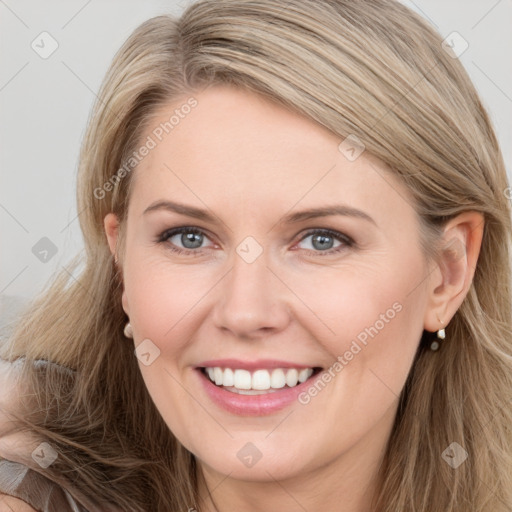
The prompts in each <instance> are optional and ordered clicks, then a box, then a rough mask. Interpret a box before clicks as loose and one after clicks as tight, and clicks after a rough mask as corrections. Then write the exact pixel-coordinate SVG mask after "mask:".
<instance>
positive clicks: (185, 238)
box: [181, 232, 203, 249]
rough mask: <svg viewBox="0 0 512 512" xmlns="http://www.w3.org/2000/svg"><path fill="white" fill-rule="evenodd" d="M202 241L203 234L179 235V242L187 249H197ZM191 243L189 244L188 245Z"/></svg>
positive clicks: (189, 233)
mask: <svg viewBox="0 0 512 512" xmlns="http://www.w3.org/2000/svg"><path fill="white" fill-rule="evenodd" d="M202 241H203V235H201V234H199V233H191V232H188V233H182V235H181V243H182V244H183V246H184V247H186V248H187V249H197V248H198V247H201V243H202ZM189 244H191V245H189Z"/></svg>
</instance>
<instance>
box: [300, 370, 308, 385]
mask: <svg viewBox="0 0 512 512" xmlns="http://www.w3.org/2000/svg"><path fill="white" fill-rule="evenodd" d="M310 376H311V374H310V373H309V372H308V369H307V368H304V369H303V370H301V371H300V372H299V382H300V383H302V382H305V381H307V380H308V379H309V377H310Z"/></svg>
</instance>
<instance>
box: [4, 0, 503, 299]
mask: <svg viewBox="0 0 512 512" xmlns="http://www.w3.org/2000/svg"><path fill="white" fill-rule="evenodd" d="M188 3H190V2H188V1H187V0H183V1H182V2H177V1H167V2H166V1H163V0H160V1H157V0H147V1H145V2H140V1H139V2H136V1H134V0H130V1H127V0H108V1H105V0H103V1H100V0H89V1H87V0H73V1H70V0H61V1H56V0H53V1H45V2H39V1H35V0H30V1H29V0H19V1H16V2H15V1H14V0H9V1H7V0H6V1H4V0H0V38H1V41H0V48H1V49H2V65H1V66H0V108H1V116H0V144H1V152H0V173H1V175H0V176H1V178H0V179H1V181H0V182H1V187H0V236H1V246H0V247H1V248H0V299H2V300H0V308H1V307H2V304H3V305H4V307H5V305H6V304H12V305H14V303H15V299H16V298H21V299H23V298H30V297H33V296H34V295H35V294H36V293H37V292H38V291H39V290H40V289H41V288H42V287H43V285H44V284H45V283H46V281H47V280H48V279H49V278H50V277H51V275H52V273H54V272H56V271H57V270H58V269H59V268H60V267H62V266H66V264H67V263H68V262H69V261H70V259H71V257H72V256H74V255H75V254H76V253H77V252H79V251H80V250H81V249H82V237H81V232H80V229H79V224H78V221H77V213H78V212H77V211H76V204H75V186H76V168H77V162H78V151H79V146H80V143H81V139H82V136H83V134H84V130H85V126H86V123H87V119H88V116H89V113H90V109H91V107H92V104H93V101H94V99H95V93H96V92H97V91H98V89H99V86H100V82H101V80H102V79H103V76H104V74H105V72H106V70H107V68H108V65H109V63H110V61H111V59H112V57H113V55H114V53H115V52H116V51H117V49H118V48H119V47H120V46H121V45H122V43H123V42H124V40H125V39H126V38H127V37H128V35H129V34H130V33H131V31H132V30H133V29H134V28H135V27H136V26H137V25H139V24H140V23H141V22H143V21H144V20H146V19H148V18H150V17H152V16H156V15H159V14H164V13H172V14H179V13H180V12H181V11H182V9H183V8H184V7H185V5H186V4H188ZM404 3H405V4H406V5H408V6H410V7H412V8H413V9H414V10H416V11H418V12H419V13H420V14H421V15H422V16H424V17H425V18H427V19H428V20H429V21H430V22H431V23H432V24H433V25H434V26H435V27H436V28H437V29H438V30H439V32H440V33H441V34H442V35H443V36H445V37H446V36H448V35H449V34H450V33H452V32H454V31H456V32H458V33H459V34H460V35H461V36H462V37H463V38H464V39H465V40H466V41H467V42H468V43H469V48H468V49H467V50H466V51H465V52H464V53H463V54H462V55H461V60H462V62H463V64H464V65H465V67H466V69H467V70H468V71H469V74H470V76H471V77H472V79H473V81H474V83H475V85H476V87H477V89H478V91H479V92H480V94H481V96H482V98H483V101H484V103H485V105H486V107H487V108H488V110H489V112H490V115H491V118H492V120H493V122H494V124H495V127H496V130H497V133H498V137H499V139H500V142H501V145H502V149H503V153H504V157H505V160H506V163H507V169H508V173H509V180H510V177H511V176H512V174H511V170H512V144H511V141H512V59H511V58H510V50H511V49H512V31H511V30H510V27H511V26H512V0H472V1H468V0H465V1H463V0H458V1H453V0H452V1H449V0H428V1H427V0H415V1H414V2H412V1H409V0H404ZM44 31H46V32H48V33H49V34H51V36H52V37H53V38H54V39H55V40H56V41H57V42H58V45H59V46H58V48H57V50H56V51H55V52H54V53H53V54H52V55H51V56H50V57H48V58H47V59H43V58H41V57H40V56H39V55H38V54H37V53H36V52H35V51H34V50H33V49H32V47H31V44H32V42H33V41H34V40H36V43H37V41H38V40H39V39H37V38H38V36H39V35H40V34H41V33H42V32H44ZM46 48H48V46H46ZM43 237H47V238H49V239H50V240H51V241H52V242H53V244H55V246H56V249H57V252H56V254H55V256H54V257H52V258H50V259H49V260H48V261H47V262H46V263H45V262H42V261H40V259H38V258H37V257H36V256H35V255H34V254H33V252H32V248H33V247H34V246H35V245H36V244H37V242H38V241H39V240H40V239H41V238H43Z"/></svg>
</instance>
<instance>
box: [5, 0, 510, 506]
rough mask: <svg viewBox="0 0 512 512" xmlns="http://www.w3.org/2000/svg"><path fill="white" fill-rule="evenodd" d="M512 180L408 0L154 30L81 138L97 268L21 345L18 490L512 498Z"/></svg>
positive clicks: (383, 502)
mask: <svg viewBox="0 0 512 512" xmlns="http://www.w3.org/2000/svg"><path fill="white" fill-rule="evenodd" d="M507 186H508V183H507V178H506V173H505V168H504V163H503V159H502V156H501V153H500V149H499V147H498V143H497V141H496V137H495V135H494V132H493V129H492V126H491V123H490V121H489V118H488V115H487V113H486V112H485V110H484V108H483V107H482V105H481V103H480V100H479V98H478V96H477V94H476V92H475V90H474V88H473V86H472V84H471V82H470V80H469V79H468V76H467V74H466V72H465V71H464V69H463V67H462V66H461V64H460V63H459V61H458V60H457V59H456V58H455V54H454V53H453V52H451V51H450V49H449V48H446V45H444V46H443V45H442V38H441V37H440V36H439V34H437V33H435V32H434V31H433V30H432V28H431V27H430V26H428V25H427V24H426V23H425V22H424V21H423V20H422V19H421V18H419V17H418V16H417V15H416V14H414V13H412V12H411V11H410V10H408V9H407V8H406V7H404V6H403V5H401V4H399V3H397V2H394V1H390V0H385V1H378V2H376V1H375V2H374V1H366V2H351V1H342V0H338V1H333V0H323V1H321V2H310V1H308V0H294V1H292V2H287V3H286V6H283V5H282V4H281V3H280V2H276V1H273V0H251V1H248V0H247V1H245V0H243V1H236V2H235V1H227V0H221V1H200V2H198V3H196V4H193V5H192V6H190V7H189V8H188V9H187V10H186V11H185V13H184V14H183V15H182V17H181V18H180V19H179V20H174V19H173V18H171V17H168V16H160V17H157V18H154V19H151V20H149V21H147V22H146V23H144V24H142V25H141V26H140V27H139V28H138V29H137V30H136V31H135V32H134V33H133V34H132V35H131V36H130V37H129V39H128V40H127V42H126V43H125V44H124V45H123V47H122V48H121V50H120V51H119V53H118V54H117V55H116V57H115V59H114V62H113V64H112V66H111V68H110V70H109V72H108V73H107V76H106V78H105V82H104V84H103V86H102V89H101V92H100V94H99V99H98V102H97V104H96V106H95V109H94V112H93V116H92V118H91V120H90V124H89V127H88V131H87V133H86V136H85V140H84V143H83V147H82V152H81V160H80V169H79V179H78V211H80V212H82V213H81V214H80V217H79V219H80V224H81V228H82V231H83V234H84V240H85V248H86V258H85V267H84V269H83V271H82V272H81V273H80V274H79V276H78V277H76V279H73V280H70V279H69V274H68V273H67V272H66V273H63V274H61V275H60V276H59V277H58V279H56V280H55V282H54V283H53V284H52V285H51V287H50V288H49V289H48V290H47V292H46V293H45V294H44V295H43V296H42V297H40V298H39V299H38V300H37V301H35V302H34V304H33V307H32V309H31V310H30V312H29V313H27V314H26V315H25V317H24V318H23V319H22V321H21V322H20V323H19V325H18V327H17V330H16V332H15V333H14V335H13V336H12V338H11V340H10V343H9V344H8V345H9V346H6V347H4V349H3V354H2V357H3V358H4V360H5V361H4V363H3V365H4V366H3V368H4V383H5V385H7V386H8V388H7V389H8V391H7V393H6V394H5V397H4V399H3V403H2V410H3V414H4V416H3V423H2V428H3V437H2V438H1V439H2V440H3V444H2V445H0V455H1V456H2V457H3V459H4V462H3V463H2V466H0V467H1V470H0V471H1V472H0V490H1V491H2V492H3V493H4V494H5V495H8V496H10V497H5V498H4V499H5V500H10V502H11V503H13V504H14V503H15V502H17V505H19V506H22V505H23V504H30V506H31V507H32V508H31V509H34V510H59V512H60V511H63V510H90V511H92V510H101V511H105V510H123V511H125V510H130V511H160V510H161V511H164V510H165V511H169V510H171V511H176V512H178V511H183V510H189V511H190V510H197V511H201V512H214V511H218V512H224V511H231V510H244V511H260V510H283V511H292V510H293V511H296V510H326V511H343V512H363V511H364V512H366V511H369V510H372V511H379V512H392V511H393V512H396V511H409V510H415V511H417V512H427V511H428V512H432V511H436V512H437V511H444V512H445V511H449V512H463V511H464V512H468V511H472V512H476V511H493V512H500V511H502V512H504V511H509V510H510V507H512V496H511V489H512V478H511V476H512V474H511V473H512V471H511V468H512V465H511V455H512V454H511V443H510V441H511V429H510V425H511V424H512V411H511V390H512V372H511V306H512V304H511V287H510V284H511V272H510V235H511V215H510V204H509V202H508V201H507V198H506V197H505V193H504V191H505V190H506V189H507ZM78 263H79V262H78V261H77V264H78ZM16 498H17V499H16ZM20 500H21V501H20ZM45 500H46V501H45ZM52 501H53V502H54V504H51V502H52ZM57 503H58V504H57ZM8 506H11V505H8ZM12 506H14V505H12ZM6 510H9V509H6Z"/></svg>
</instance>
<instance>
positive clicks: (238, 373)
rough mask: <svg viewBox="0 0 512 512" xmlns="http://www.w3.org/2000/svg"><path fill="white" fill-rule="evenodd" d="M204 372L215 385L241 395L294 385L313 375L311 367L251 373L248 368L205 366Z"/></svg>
mask: <svg viewBox="0 0 512 512" xmlns="http://www.w3.org/2000/svg"><path fill="white" fill-rule="evenodd" d="M206 374H207V375H208V377H209V378H210V380H211V381H212V382H214V383H215V384H216V385H217V386H224V387H226V388H232V389H230V391H234V392H235V393H236V392H237V391H241V393H240V394H243V395H249V394H250V395H256V394H262V392H263V391H267V392H272V390H274V389H281V388H284V387H285V386H286V385H287V386H289V387H291V388H292V387H294V386H296V385H297V384H298V383H302V382H305V381H306V380H308V379H309V377H311V375H313V369H312V368H303V369H301V370H298V369H296V368H287V369H284V368H275V369H274V370H256V371H255V372H253V373H252V374H251V372H249V371H248V370H236V369H235V370H233V369H231V368H224V369H222V368H220V367H218V366H216V367H215V368H206Z"/></svg>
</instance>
